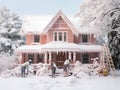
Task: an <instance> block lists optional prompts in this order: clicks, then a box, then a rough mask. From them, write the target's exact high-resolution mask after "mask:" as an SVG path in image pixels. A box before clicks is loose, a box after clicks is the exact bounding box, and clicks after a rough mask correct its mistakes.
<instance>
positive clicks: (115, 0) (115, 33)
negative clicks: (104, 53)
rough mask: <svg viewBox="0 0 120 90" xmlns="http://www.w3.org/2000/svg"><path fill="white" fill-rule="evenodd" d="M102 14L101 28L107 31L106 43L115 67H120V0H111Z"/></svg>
mask: <svg viewBox="0 0 120 90" xmlns="http://www.w3.org/2000/svg"><path fill="white" fill-rule="evenodd" d="M109 7H110V9H109V10H108V11H107V12H106V13H105V14H104V15H103V18H102V26H103V27H102V28H103V30H106V32H107V38H108V45H109V48H110V53H111V56H112V58H113V60H114V63H115V66H116V68H120V1H119V0H112V1H111V3H110V4H109Z"/></svg>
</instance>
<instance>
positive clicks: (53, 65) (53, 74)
mask: <svg viewBox="0 0 120 90" xmlns="http://www.w3.org/2000/svg"><path fill="white" fill-rule="evenodd" d="M56 68H57V66H56V64H55V63H54V62H53V61H52V62H51V70H52V75H51V77H54V78H55V72H56Z"/></svg>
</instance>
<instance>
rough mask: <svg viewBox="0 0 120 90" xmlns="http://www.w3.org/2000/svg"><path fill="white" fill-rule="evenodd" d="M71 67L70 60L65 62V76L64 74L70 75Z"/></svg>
mask: <svg viewBox="0 0 120 90" xmlns="http://www.w3.org/2000/svg"><path fill="white" fill-rule="evenodd" d="M69 65H70V60H69V59H67V60H65V62H64V64H63V71H64V72H63V74H64V76H68V75H69V73H68V69H69Z"/></svg>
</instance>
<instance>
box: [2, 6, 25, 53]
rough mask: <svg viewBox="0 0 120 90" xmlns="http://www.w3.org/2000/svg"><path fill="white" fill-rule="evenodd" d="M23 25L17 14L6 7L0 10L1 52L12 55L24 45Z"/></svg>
mask: <svg viewBox="0 0 120 90" xmlns="http://www.w3.org/2000/svg"><path fill="white" fill-rule="evenodd" d="M21 25H22V21H21V20H20V19H19V16H18V15H17V14H15V13H12V12H10V10H8V9H6V8H5V7H3V8H1V9H0V52H8V53H10V54H12V53H13V51H14V49H15V48H16V47H18V46H19V45H21V44H23V43H24V41H23V40H22V37H21V35H20V28H21Z"/></svg>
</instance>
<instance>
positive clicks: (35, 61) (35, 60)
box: [34, 53, 37, 63]
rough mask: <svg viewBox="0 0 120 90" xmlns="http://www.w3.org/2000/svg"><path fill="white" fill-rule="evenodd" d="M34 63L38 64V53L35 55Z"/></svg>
mask: <svg viewBox="0 0 120 90" xmlns="http://www.w3.org/2000/svg"><path fill="white" fill-rule="evenodd" d="M34 63H37V53H34Z"/></svg>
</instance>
